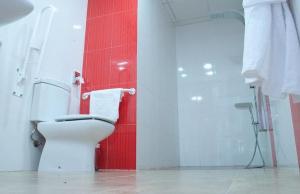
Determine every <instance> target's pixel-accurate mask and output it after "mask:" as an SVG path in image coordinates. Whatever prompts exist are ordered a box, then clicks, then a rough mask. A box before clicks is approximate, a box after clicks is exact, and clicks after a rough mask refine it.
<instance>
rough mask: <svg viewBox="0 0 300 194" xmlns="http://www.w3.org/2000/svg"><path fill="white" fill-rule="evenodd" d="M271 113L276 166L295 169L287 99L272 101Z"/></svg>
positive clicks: (292, 132)
mask: <svg viewBox="0 0 300 194" xmlns="http://www.w3.org/2000/svg"><path fill="white" fill-rule="evenodd" d="M270 104H271V111H272V120H273V128H274V132H275V133H274V134H275V148H276V149H275V150H276V157H277V163H278V166H289V167H297V166H298V158H297V151H296V143H295V135H294V128H293V121H292V115H291V107H290V101H289V99H285V100H280V101H278V100H277V101H275V100H272V101H271V102H270Z"/></svg>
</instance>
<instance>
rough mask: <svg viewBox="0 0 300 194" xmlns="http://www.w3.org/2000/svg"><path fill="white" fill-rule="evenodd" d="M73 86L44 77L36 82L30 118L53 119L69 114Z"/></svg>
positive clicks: (34, 119)
mask: <svg viewBox="0 0 300 194" xmlns="http://www.w3.org/2000/svg"><path fill="white" fill-rule="evenodd" d="M70 93H71V88H70V86H68V85H67V84H65V83H62V82H59V81H56V80H50V79H42V80H38V81H36V82H35V83H34V86H33V98H32V106H31V114H30V120H31V121H33V122H42V121H51V120H54V119H55V118H57V117H59V116H62V115H66V114H68V109H69V101H70Z"/></svg>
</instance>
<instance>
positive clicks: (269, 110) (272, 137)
mask: <svg viewBox="0 0 300 194" xmlns="http://www.w3.org/2000/svg"><path fill="white" fill-rule="evenodd" d="M265 99H266V108H267V115H268V125H269V134H270V142H271V150H272V160H273V167H277V157H276V147H275V137H274V128H273V121H272V112H271V106H270V98H269V97H268V96H266V98H265Z"/></svg>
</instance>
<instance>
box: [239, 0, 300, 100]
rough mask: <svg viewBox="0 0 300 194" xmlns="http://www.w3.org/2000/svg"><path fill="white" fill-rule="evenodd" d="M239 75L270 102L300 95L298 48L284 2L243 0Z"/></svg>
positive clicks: (276, 0)
mask: <svg viewBox="0 0 300 194" xmlns="http://www.w3.org/2000/svg"><path fill="white" fill-rule="evenodd" d="M243 6H244V9H245V44H244V59H243V63H244V64H243V70H242V74H243V75H244V77H245V78H246V83H249V84H254V85H257V86H260V87H262V92H263V94H265V95H269V96H270V97H273V98H278V99H280V98H284V97H286V96H287V95H288V94H292V95H295V96H298V95H300V62H299V61H300V47H299V39H298V35H297V30H296V26H295V22H294V20H293V17H292V14H291V11H290V8H289V6H288V4H287V3H286V0H244V2H243Z"/></svg>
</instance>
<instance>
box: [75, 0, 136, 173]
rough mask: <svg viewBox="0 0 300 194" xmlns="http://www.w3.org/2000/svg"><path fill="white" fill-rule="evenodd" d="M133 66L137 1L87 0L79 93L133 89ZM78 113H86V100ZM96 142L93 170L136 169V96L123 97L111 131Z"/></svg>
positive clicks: (134, 68) (134, 73) (134, 81)
mask: <svg viewBox="0 0 300 194" xmlns="http://www.w3.org/2000/svg"><path fill="white" fill-rule="evenodd" d="M120 64H123V65H120ZM136 69H137V0H89V2H88V19H87V27H86V42H85V54H84V64H83V77H84V79H85V84H84V85H83V86H82V93H83V92H88V91H91V90H100V89H107V88H119V87H122V88H131V87H134V88H136V81H137V76H136ZM80 112H81V113H89V102H88V101H81V108H80ZM100 145H101V146H100V149H96V152H95V153H96V161H95V163H96V168H97V169H99V168H101V169H136V96H129V95H125V96H124V98H123V100H122V103H121V105H120V118H119V121H118V123H117V124H116V129H115V132H114V133H113V134H112V135H111V136H110V137H109V138H107V139H106V140H104V141H102V142H101V143H100Z"/></svg>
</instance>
